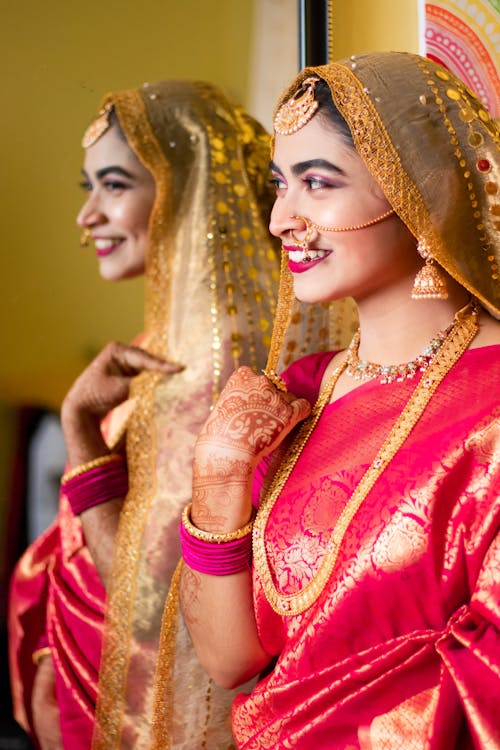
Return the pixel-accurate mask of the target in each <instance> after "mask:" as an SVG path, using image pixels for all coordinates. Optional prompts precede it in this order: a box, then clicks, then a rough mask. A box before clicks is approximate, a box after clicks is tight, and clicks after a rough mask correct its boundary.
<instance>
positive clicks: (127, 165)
mask: <svg viewBox="0 0 500 750" xmlns="http://www.w3.org/2000/svg"><path fill="white" fill-rule="evenodd" d="M84 145H85V147H86V153H85V163H84V187H85V190H86V191H87V199H86V202H85V205H84V206H83V208H82V210H81V212H80V214H79V217H78V223H79V224H80V226H81V227H82V228H83V229H84V230H85V232H86V234H87V235H88V238H89V240H90V239H91V240H92V243H93V246H94V247H95V251H96V254H97V257H98V262H99V270H100V273H101V275H102V276H103V277H104V278H106V279H110V280H115V281H118V280H121V279H125V278H130V277H133V276H137V275H138V274H143V273H144V274H145V278H146V306H145V325H144V332H143V334H142V335H141V336H140V337H139V338H138V340H137V341H136V342H135V344H136V345H134V346H125V345H122V344H110V345H108V346H107V347H106V348H105V349H104V350H103V351H102V352H101V353H100V354H99V355H98V356H97V358H96V359H95V360H94V362H93V363H91V365H90V366H89V367H88V368H87V370H85V372H84V373H83V374H82V375H81V376H80V378H79V379H78V380H77V381H76V382H75V384H74V385H73V387H72V389H71V390H70V392H69V393H68V395H67V396H66V399H65V401H64V403H63V408H62V424H63V429H64V435H65V440H66V448H67V453H68V467H67V471H66V474H65V476H64V477H63V481H62V492H61V503H60V512H59V516H58V519H57V522H56V523H55V524H54V525H53V526H52V527H51V528H50V529H49V530H48V532H47V533H46V534H44V535H43V536H42V537H41V538H40V539H39V540H38V541H37V542H36V543H35V544H34V545H32V546H31V547H30V548H29V549H28V551H27V552H26V553H25V555H24V557H23V558H22V560H21V562H20V564H19V566H18V568H17V572H16V575H15V577H14V579H13V584H12V591H11V612H10V635H11V643H10V650H11V662H12V664H11V666H12V680H13V693H14V703H15V710H16V717H17V719H18V720H19V721H20V723H21V724H22V725H23V726H25V727H26V728H28V729H29V731H30V732H31V733H32V734H34V735H35V736H37V739H38V741H39V743H40V744H41V746H42V748H49V747H50V748H52V747H62V746H64V747H65V748H71V750H78V748H81V749H82V750H83V749H84V748H85V750H87V749H88V748H90V747H91V746H92V743H94V745H93V746H94V747H98V748H105V747H117V746H120V747H130V748H150V747H152V746H153V743H154V742H160V740H161V742H163V743H164V744H163V745H161V746H168V747H185V748H187V747H193V748H194V747H202V746H206V747H224V748H225V747H229V746H230V745H231V743H232V739H231V734H230V730H229V721H228V708H229V705H230V700H231V696H230V694H227V693H226V691H224V690H220V689H218V688H216V687H215V686H214V685H213V684H212V683H211V681H210V680H209V679H208V677H207V676H206V675H205V673H204V672H203V671H202V670H201V668H200V666H199V665H198V662H197V659H196V657H195V655H194V651H193V649H192V647H191V645H190V640H189V636H188V635H187V631H186V630H185V628H184V625H183V622H182V619H181V618H180V616H179V613H178V605H177V587H178V577H179V575H178V573H177V572H176V567H177V563H178V561H179V557H180V547H179V542H178V525H179V518H180V510H181V508H182V507H183V505H185V503H186V501H187V500H188V498H189V497H190V492H191V461H192V451H193V444H194V439H195V436H196V434H197V432H198V431H199V429H200V427H201V425H202V424H203V423H204V421H205V419H206V418H207V415H208V413H209V411H210V409H211V406H212V404H213V403H214V401H215V399H216V398H217V396H218V393H219V391H220V389H221V388H222V386H223V384H224V383H225V381H226V380H227V378H228V376H229V374H230V373H231V372H232V370H233V369H234V368H235V366H238V365H239V364H240V363H246V364H248V365H249V366H251V367H252V368H254V369H258V368H259V367H262V366H263V364H264V361H265V353H266V351H267V347H268V344H269V321H270V319H271V317H272V313H273V309H274V308H273V306H274V298H275V292H276V280H277V277H278V260H277V254H276V252H275V249H274V247H273V244H272V242H271V238H270V237H269V234H268V230H267V223H268V218H269V210H270V205H271V198H270V195H269V190H268V186H267V180H266V177H267V162H268V154H269V151H268V149H269V139H268V136H267V134H266V133H265V131H264V130H263V129H262V128H261V127H260V126H259V125H258V123H256V122H255V121H254V120H252V119H251V118H250V117H248V116H247V115H246V114H245V113H244V112H243V111H242V110H241V108H239V107H235V106H233V105H231V104H230V103H229V102H228V101H227V99H226V98H225V96H224V95H223V94H222V93H221V92H220V91H218V90H217V89H216V88H215V87H213V86H211V85H209V84H204V83H189V82H168V81H167V82H161V83H157V84H151V85H149V84H145V85H144V86H143V87H141V88H140V89H136V90H131V91H125V92H121V93H116V94H111V95H109V96H108V97H106V99H105V101H104V102H103V108H102V110H101V112H100V114H99V116H98V118H97V119H96V120H95V122H94V123H93V124H92V125H91V127H90V128H89V129H88V130H87V132H86V134H85V137H84ZM85 314H88V315H91V314H92V302H91V300H89V307H88V309H87V310H86V311H85ZM137 375H139V377H135V376H137ZM129 390H130V393H129ZM114 407H116V408H114ZM124 435H125V439H123V436H124ZM115 537H116V543H115ZM103 584H104V585H103ZM106 594H107V602H106V605H105V595H106ZM162 618H163V629H162ZM99 664H100V668H99ZM54 695H55V696H56V699H55V698H54ZM165 695H168V700H167V701H165ZM58 715H59V718H60V722H59V721H58V720H57V717H58ZM59 723H60V732H59ZM61 734H62V740H61Z"/></svg>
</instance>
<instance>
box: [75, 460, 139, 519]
mask: <svg viewBox="0 0 500 750" xmlns="http://www.w3.org/2000/svg"><path fill="white" fill-rule="evenodd" d="M61 489H62V492H63V493H64V495H66V497H67V499H68V502H69V504H70V506H71V510H72V512H73V514H74V515H75V516H78V515H80V513H83V511H85V510H88V509H89V508H93V507H94V506H95V505H100V504H101V503H106V502H108V501H109V500H114V499H116V498H121V497H125V495H126V494H127V492H128V475H127V469H126V468H125V466H124V462H123V458H122V456H120V455H119V454H117V453H109V454H108V455H106V456H99V458H95V459H93V460H92V461H88V463H85V464H81V465H80V466H76V467H75V468H74V469H71V470H70V471H68V472H66V474H64V475H63V477H62V479H61Z"/></svg>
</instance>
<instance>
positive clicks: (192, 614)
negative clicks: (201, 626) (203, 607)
mask: <svg viewBox="0 0 500 750" xmlns="http://www.w3.org/2000/svg"><path fill="white" fill-rule="evenodd" d="M200 590H201V577H200V574H199V573H196V572H195V571H194V570H192V569H191V568H188V566H187V565H183V566H182V570H181V583H180V605H181V612H182V615H183V617H184V621H185V623H186V625H188V626H189V625H197V624H198V623H199V620H198V617H197V615H196V609H197V607H198V606H199V603H200V600H199V592H200Z"/></svg>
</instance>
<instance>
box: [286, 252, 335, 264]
mask: <svg viewBox="0 0 500 750" xmlns="http://www.w3.org/2000/svg"><path fill="white" fill-rule="evenodd" d="M327 255H329V252H328V251H327V250H308V252H307V256H308V257H309V260H317V259H318V258H325V257H326V256H327ZM288 257H289V258H290V260H292V261H293V262H294V263H302V261H304V260H305V258H306V253H305V252H304V250H290V251H289V252H288Z"/></svg>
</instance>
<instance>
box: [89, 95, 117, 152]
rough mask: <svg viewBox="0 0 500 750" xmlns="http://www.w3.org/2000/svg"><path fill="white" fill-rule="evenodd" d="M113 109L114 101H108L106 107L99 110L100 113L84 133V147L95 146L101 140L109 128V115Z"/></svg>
mask: <svg viewBox="0 0 500 750" xmlns="http://www.w3.org/2000/svg"><path fill="white" fill-rule="evenodd" d="M112 109H113V103H112V102H108V103H107V104H105V105H104V107H103V108H102V109H101V111H100V112H99V114H98V115H97V117H96V119H95V120H94V121H93V122H92V123H91V124H90V125H89V127H88V128H87V130H86V131H85V133H84V134H83V138H82V146H83V148H89V146H93V145H94V143H95V142H96V141H98V140H99V138H100V137H101V135H104V133H105V132H106V130H108V128H109V126H110V124H111V123H110V121H109V116H110V114H111V110H112Z"/></svg>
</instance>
